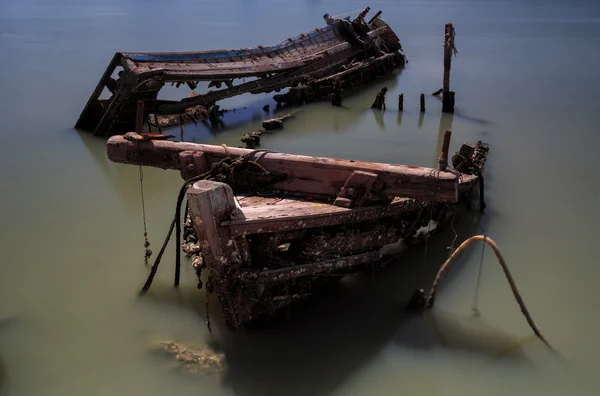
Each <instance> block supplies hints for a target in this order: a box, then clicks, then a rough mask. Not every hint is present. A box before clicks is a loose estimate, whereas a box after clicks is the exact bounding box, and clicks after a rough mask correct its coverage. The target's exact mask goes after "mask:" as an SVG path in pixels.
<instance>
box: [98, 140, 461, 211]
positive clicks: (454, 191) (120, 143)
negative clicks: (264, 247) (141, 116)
mask: <svg viewBox="0 0 600 396" xmlns="http://www.w3.org/2000/svg"><path fill="white" fill-rule="evenodd" d="M182 151H200V152H203V153H204V155H205V156H206V160H207V161H208V164H209V165H212V164H214V163H215V162H219V161H221V160H222V159H223V158H225V157H227V156H228V155H229V156H231V157H233V158H236V157H239V156H241V155H248V159H251V160H254V161H258V162H259V163H260V164H261V165H262V166H263V167H264V168H265V169H267V170H268V171H269V172H271V173H274V174H278V175H285V179H284V180H282V181H279V182H277V183H275V184H274V185H272V188H273V189H274V190H279V191H287V192H296V193H304V194H315V195H327V196H329V197H332V198H333V197H336V196H337V195H338V193H339V191H340V189H341V188H342V187H343V186H344V183H345V182H346V180H347V179H348V177H350V175H351V174H352V173H353V172H354V171H363V172H369V173H374V174H377V175H378V177H379V180H380V181H381V183H382V188H381V194H382V195H387V196H391V197H394V196H397V197H410V198H423V199H433V200H441V201H450V202H457V201H458V176H457V175H455V174H453V173H451V172H440V171H438V170H436V169H431V168H422V167H419V166H407V165H390V164H382V163H376V162H362V161H352V160H343V159H335V158H323V157H309V156H304V155H293V154H284V153H270V152H269V153H262V152H254V153H253V150H248V149H242V148H234V147H230V148H227V149H225V148H224V147H222V146H213V145H206V144H196V143H185V142H170V141H164V140H163V141H159V140H149V141H136V142H132V141H129V140H127V139H125V138H124V137H122V136H113V137H111V138H109V140H108V142H107V154H108V158H109V159H110V160H111V161H114V162H119V163H125V164H135V165H148V166H154V167H158V168H162V169H176V170H180V168H181V161H180V158H179V153H181V152H182Z"/></svg>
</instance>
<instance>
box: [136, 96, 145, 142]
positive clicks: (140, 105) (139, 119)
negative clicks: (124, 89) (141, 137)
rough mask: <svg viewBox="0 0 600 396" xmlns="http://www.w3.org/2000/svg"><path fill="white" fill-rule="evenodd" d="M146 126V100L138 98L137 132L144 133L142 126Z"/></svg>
mask: <svg viewBox="0 0 600 396" xmlns="http://www.w3.org/2000/svg"><path fill="white" fill-rule="evenodd" d="M143 127H144V102H143V101H141V100H138V102H137V108H136V112H135V133H137V134H140V133H142V128H143Z"/></svg>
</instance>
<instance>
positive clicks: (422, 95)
mask: <svg viewBox="0 0 600 396" xmlns="http://www.w3.org/2000/svg"><path fill="white" fill-rule="evenodd" d="M421 113H425V94H421Z"/></svg>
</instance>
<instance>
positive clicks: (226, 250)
mask: <svg viewBox="0 0 600 396" xmlns="http://www.w3.org/2000/svg"><path fill="white" fill-rule="evenodd" d="M187 199H188V203H189V208H190V216H191V218H192V223H193V224H194V230H195V231H196V235H197V236H198V244H199V246H200V249H201V251H202V256H203V260H204V261H205V263H206V265H207V266H208V267H209V268H210V273H211V277H212V280H211V282H212V287H214V290H215V291H216V293H217V296H218V298H219V302H220V303H221V309H222V311H223V316H224V318H225V320H226V322H227V325H228V326H233V327H235V326H236V324H237V323H238V321H237V320H236V307H235V304H236V301H235V300H234V299H232V298H231V295H232V294H231V293H232V290H231V289H232V287H233V285H232V279H231V278H230V277H229V271H230V270H231V269H232V268H235V267H239V266H240V264H241V260H242V255H241V254H240V252H239V251H238V250H237V245H236V244H235V243H234V242H233V240H232V238H231V235H230V234H229V229H228V228H227V227H221V226H220V223H221V222H222V221H223V220H225V219H229V218H230V217H231V214H232V212H234V211H235V210H236V205H235V201H234V198H233V192H232V191H231V188H230V187H229V186H228V185H227V184H223V183H218V182H214V181H207V180H203V181H199V182H196V183H194V184H193V185H192V187H190V189H189V190H188V191H187Z"/></svg>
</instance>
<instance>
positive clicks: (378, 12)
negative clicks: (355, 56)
mask: <svg viewBox="0 0 600 396" xmlns="http://www.w3.org/2000/svg"><path fill="white" fill-rule="evenodd" d="M380 16H381V10H379V11H377V13H376V14H375V15H373V18H371V19H369V25H370V24H372V23H373V22H375V20H376V19H377V18H379V17H380Z"/></svg>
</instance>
